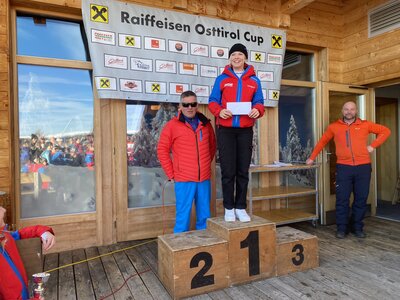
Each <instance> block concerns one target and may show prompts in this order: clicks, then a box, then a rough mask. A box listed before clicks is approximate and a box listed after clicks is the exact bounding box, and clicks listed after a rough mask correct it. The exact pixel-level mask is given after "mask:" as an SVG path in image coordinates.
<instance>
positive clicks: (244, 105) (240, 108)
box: [226, 102, 251, 115]
mask: <svg viewBox="0 0 400 300" xmlns="http://www.w3.org/2000/svg"><path fill="white" fill-rule="evenodd" d="M226 108H227V109H228V110H230V111H231V112H232V114H233V115H248V114H249V113H250V111H251V102H228V103H227V104H226Z"/></svg>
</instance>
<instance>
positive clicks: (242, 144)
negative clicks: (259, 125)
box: [217, 126, 253, 209]
mask: <svg viewBox="0 0 400 300" xmlns="http://www.w3.org/2000/svg"><path fill="white" fill-rule="evenodd" d="M217 142H218V150H219V161H220V164H221V175H222V194H223V197H224V202H223V204H224V208H227V209H232V208H238V209H245V208H246V207H247V202H246V196H247V185H248V183H249V166H250V161H251V155H252V149H253V128H252V127H247V128H231V127H222V126H220V127H218V128H217ZM235 183H236V193H235Z"/></svg>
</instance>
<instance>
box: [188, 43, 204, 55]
mask: <svg viewBox="0 0 400 300" xmlns="http://www.w3.org/2000/svg"><path fill="white" fill-rule="evenodd" d="M190 54H191V55H197V56H206V57H208V46H207V45H200V44H190Z"/></svg>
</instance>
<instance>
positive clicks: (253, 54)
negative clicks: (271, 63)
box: [250, 51, 265, 63]
mask: <svg viewBox="0 0 400 300" xmlns="http://www.w3.org/2000/svg"><path fill="white" fill-rule="evenodd" d="M250 61H252V62H256V63H265V52H258V51H250Z"/></svg>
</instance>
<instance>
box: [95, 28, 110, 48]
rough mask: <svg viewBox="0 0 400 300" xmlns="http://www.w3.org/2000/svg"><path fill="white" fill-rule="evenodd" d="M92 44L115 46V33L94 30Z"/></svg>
mask: <svg viewBox="0 0 400 300" xmlns="http://www.w3.org/2000/svg"><path fill="white" fill-rule="evenodd" d="M91 32H92V43H99V44H105V45H115V32H111V31H105V30H97V29H93V28H92V31H91Z"/></svg>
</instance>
